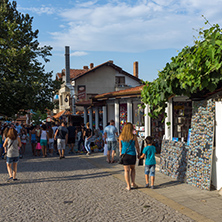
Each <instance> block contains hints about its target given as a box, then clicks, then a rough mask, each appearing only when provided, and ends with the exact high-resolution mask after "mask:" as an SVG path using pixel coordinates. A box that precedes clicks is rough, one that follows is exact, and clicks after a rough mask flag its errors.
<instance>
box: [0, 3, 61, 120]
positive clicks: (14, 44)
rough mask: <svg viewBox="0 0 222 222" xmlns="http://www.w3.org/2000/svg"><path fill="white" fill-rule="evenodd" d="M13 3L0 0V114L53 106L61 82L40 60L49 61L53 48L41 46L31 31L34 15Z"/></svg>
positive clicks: (36, 35)
mask: <svg viewBox="0 0 222 222" xmlns="http://www.w3.org/2000/svg"><path fill="white" fill-rule="evenodd" d="M16 6H17V5H16V2H15V1H13V2H12V3H10V2H9V0H1V1H0V113H1V114H5V115H7V116H12V115H14V114H16V113H17V112H18V111H19V110H20V109H24V110H25V109H34V110H37V109H38V110H40V111H44V110H45V108H46V107H48V108H52V107H53V104H52V97H53V95H54V94H55V93H56V91H57V90H58V89H59V88H60V84H61V83H60V82H58V81H56V80H52V72H49V73H48V72H45V68H44V65H43V64H42V63H41V62H40V59H43V61H44V62H49V59H48V56H51V52H50V51H51V50H52V47H50V46H40V44H39V42H38V40H37V38H38V33H39V31H38V30H35V31H33V30H32V21H33V17H30V16H29V15H28V14H26V15H24V14H21V13H20V12H18V11H17V9H16Z"/></svg>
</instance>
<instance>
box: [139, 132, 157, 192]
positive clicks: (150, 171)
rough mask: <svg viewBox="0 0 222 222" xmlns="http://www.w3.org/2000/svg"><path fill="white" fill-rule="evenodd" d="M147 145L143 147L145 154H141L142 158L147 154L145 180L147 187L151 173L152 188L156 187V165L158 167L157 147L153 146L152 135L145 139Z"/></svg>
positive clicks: (147, 186)
mask: <svg viewBox="0 0 222 222" xmlns="http://www.w3.org/2000/svg"><path fill="white" fill-rule="evenodd" d="M145 141H146V144H147V146H146V147H145V148H144V149H143V154H142V155H141V156H140V159H143V158H144V157H145V156H146V160H145V180H146V188H149V175H150V180H151V188H152V189H154V180H155V167H156V158H155V153H156V148H155V146H153V138H152V137H151V136H148V137H146V139H145Z"/></svg>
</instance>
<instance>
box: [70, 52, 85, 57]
mask: <svg viewBox="0 0 222 222" xmlns="http://www.w3.org/2000/svg"><path fill="white" fill-rule="evenodd" d="M85 55H88V53H87V52H83V51H76V52H72V53H71V54H70V56H85Z"/></svg>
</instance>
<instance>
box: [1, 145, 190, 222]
mask: <svg viewBox="0 0 222 222" xmlns="http://www.w3.org/2000/svg"><path fill="white" fill-rule="evenodd" d="M30 149H31V148H30V147H27V153H28V154H27V155H25V156H24V158H23V159H21V160H20V161H19V164H18V174H17V178H18V181H14V182H10V183H8V182H6V179H7V177H8V175H7V171H6V166H5V161H4V160H0V221H4V222H5V221H25V222H26V221H28V222H29V221H103V222H105V221H140V222H141V221H146V222H147V221H192V219H190V218H189V217H187V216H185V215H183V214H181V213H180V212H178V211H177V210H175V209H172V208H171V207H169V206H166V205H165V204H164V203H162V202H164V201H161V200H160V201H159V200H157V199H158V198H155V197H154V198H153V197H152V196H153V195H150V194H152V193H154V192H156V191H149V190H148V189H146V190H145V189H143V188H141V189H138V190H131V191H127V190H126V189H125V187H126V185H125V182H124V180H123V178H122V174H123V170H122V166H119V165H117V164H112V165H111V164H108V163H106V162H105V158H104V156H103V155H102V154H101V153H100V154H98V153H97V154H93V155H91V156H89V157H87V156H85V155H67V156H66V158H65V159H62V160H59V158H58V156H54V157H47V158H40V157H32V156H31V154H30ZM28 151H29V152H28ZM98 166H99V168H98ZM107 169H108V170H109V171H111V172H112V173H110V172H107ZM137 171H138V183H139V184H143V181H142V180H141V181H140V180H139V171H142V167H141V169H139V170H137ZM166 187H168V185H167V184H166ZM161 189H164V188H159V189H158V190H161Z"/></svg>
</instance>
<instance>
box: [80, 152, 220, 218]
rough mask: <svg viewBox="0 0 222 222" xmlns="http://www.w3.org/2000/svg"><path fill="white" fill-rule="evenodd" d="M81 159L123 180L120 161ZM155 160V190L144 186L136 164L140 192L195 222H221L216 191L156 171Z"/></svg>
mask: <svg viewBox="0 0 222 222" xmlns="http://www.w3.org/2000/svg"><path fill="white" fill-rule="evenodd" d="M84 158H87V160H88V161H90V162H91V163H92V164H94V165H95V166H97V167H98V168H100V169H103V170H104V171H105V172H109V173H111V174H112V175H113V176H115V177H117V178H119V179H120V180H122V181H124V175H123V173H124V172H123V167H122V166H121V165H119V164H108V163H107V162H106V160H105V159H106V158H105V157H104V156H103V155H102V154H101V153H96V154H93V155H91V156H89V157H84ZM156 159H157V170H156V171H157V172H156V179H155V185H156V189H154V190H152V189H147V188H144V186H145V177H144V167H143V166H136V183H137V184H138V185H139V191H141V192H142V193H145V194H147V195H149V196H150V197H153V198H155V199H156V200H158V201H160V202H161V203H163V204H166V205H168V206H169V207H171V208H173V209H175V210H177V211H178V212H180V213H182V214H183V215H186V216H188V217H190V218H192V219H193V220H195V221H218V222H221V221H222V196H220V195H219V192H218V191H205V190H200V189H198V188H196V187H193V186H191V185H188V184H186V183H181V182H178V181H176V180H174V179H172V178H170V177H168V176H166V175H163V174H161V173H159V172H158V164H159V158H156Z"/></svg>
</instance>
